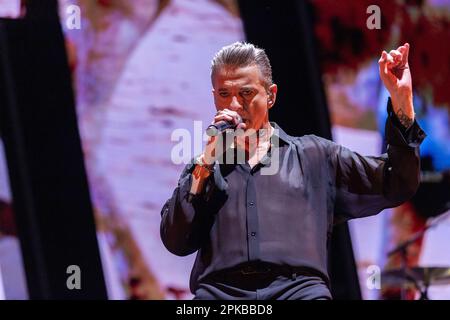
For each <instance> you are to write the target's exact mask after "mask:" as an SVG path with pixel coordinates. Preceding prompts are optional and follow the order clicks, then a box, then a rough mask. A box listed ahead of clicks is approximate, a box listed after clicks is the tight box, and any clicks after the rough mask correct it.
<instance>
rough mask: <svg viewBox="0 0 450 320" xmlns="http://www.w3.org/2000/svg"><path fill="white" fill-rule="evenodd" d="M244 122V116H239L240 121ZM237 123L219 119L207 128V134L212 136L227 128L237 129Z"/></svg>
mask: <svg viewBox="0 0 450 320" xmlns="http://www.w3.org/2000/svg"><path fill="white" fill-rule="evenodd" d="M241 122H242V118H241V117H239V116H238V123H241ZM236 127H237V124H233V123H231V122H228V121H224V120H222V121H218V122H217V123H213V124H211V125H209V126H208V128H206V134H207V135H208V136H210V137H213V136H217V135H218V134H220V133H222V132H224V131H225V130H227V129H233V130H235V129H236Z"/></svg>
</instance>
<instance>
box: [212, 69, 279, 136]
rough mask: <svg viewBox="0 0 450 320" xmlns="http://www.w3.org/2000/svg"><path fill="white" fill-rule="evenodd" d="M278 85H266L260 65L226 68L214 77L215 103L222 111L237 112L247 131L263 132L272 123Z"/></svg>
mask: <svg viewBox="0 0 450 320" xmlns="http://www.w3.org/2000/svg"><path fill="white" fill-rule="evenodd" d="M276 94H277V86H276V85H275V84H273V85H271V86H270V87H269V88H268V90H266V87H265V86H264V81H263V79H262V74H261V72H260V71H259V68H258V66H256V65H251V66H248V67H242V68H234V67H223V68H220V69H219V70H217V72H216V73H215V75H214V77H213V95H214V103H215V105H216V109H217V110H218V111H220V110H223V109H229V110H232V111H236V112H237V113H238V114H239V115H240V116H241V117H242V119H243V121H244V122H245V124H246V129H247V130H248V129H250V128H252V129H254V130H259V129H261V128H265V127H267V126H268V123H269V116H268V115H269V113H268V111H269V109H270V108H271V107H272V106H273V104H274V103H275V99H276Z"/></svg>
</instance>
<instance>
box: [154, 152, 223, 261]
mask: <svg viewBox="0 0 450 320" xmlns="http://www.w3.org/2000/svg"><path fill="white" fill-rule="evenodd" d="M194 168H195V165H194V162H193V161H192V162H191V163H189V164H188V165H186V167H185V168H184V170H183V172H182V174H181V176H180V179H179V181H178V186H177V187H176V188H175V190H174V191H173V194H172V197H171V198H170V199H168V200H167V201H166V203H165V204H164V206H163V208H162V210H161V225H160V235H161V240H162V242H163V243H164V245H165V247H166V248H167V249H168V250H169V251H170V252H172V253H173V254H175V255H178V256H186V255H189V254H191V253H194V252H195V251H197V250H198V249H199V248H200V247H201V243H202V239H203V237H206V236H208V234H209V231H210V229H211V227H212V225H213V223H214V218H215V215H214V213H215V212H217V211H218V207H217V206H218V205H220V203H223V201H224V197H225V194H224V190H225V189H226V187H227V185H226V182H225V180H224V179H223V178H222V176H221V175H220V168H219V165H218V164H217V163H216V164H215V166H214V172H213V174H212V175H210V176H209V177H208V178H207V179H208V180H207V181H206V186H205V190H204V192H203V193H201V194H199V195H195V196H192V195H191V194H190V190H191V183H192V171H193V170H194Z"/></svg>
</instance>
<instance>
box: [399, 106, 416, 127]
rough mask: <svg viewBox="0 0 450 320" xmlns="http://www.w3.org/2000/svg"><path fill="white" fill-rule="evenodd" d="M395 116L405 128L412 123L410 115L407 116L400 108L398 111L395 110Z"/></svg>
mask: <svg viewBox="0 0 450 320" xmlns="http://www.w3.org/2000/svg"><path fill="white" fill-rule="evenodd" d="M397 118H398V120H399V121H400V123H401V124H402V126H404V127H405V128H409V127H410V126H411V125H412V124H413V122H414V121H413V119H411V118H410V117H408V116H407V115H406V114H405V113H404V112H403V110H402V109H400V110H399V111H397Z"/></svg>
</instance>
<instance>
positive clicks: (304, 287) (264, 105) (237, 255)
mask: <svg viewBox="0 0 450 320" xmlns="http://www.w3.org/2000/svg"><path fill="white" fill-rule="evenodd" d="M408 52H409V44H405V45H403V46H401V47H399V48H398V49H397V50H392V51H390V52H389V53H387V52H385V51H383V52H382V54H381V58H380V60H379V71H380V77H381V79H382V81H383V83H384V85H385V87H386V88H387V90H388V91H389V93H390V99H389V101H388V106H387V110H388V119H387V121H386V139H387V143H388V149H387V153H386V154H383V155H381V156H379V157H368V156H361V155H359V154H357V153H355V152H352V151H350V150H348V149H346V148H344V147H342V146H340V145H338V144H336V143H334V142H332V141H329V140H326V139H323V138H320V137H317V136H314V135H308V136H302V137H292V136H289V135H288V134H286V133H285V132H284V131H283V130H282V129H281V128H280V127H279V126H278V125H277V124H276V123H273V122H269V116H268V115H269V109H270V108H272V107H273V105H274V104H275V101H276V97H277V85H276V84H274V83H273V82H272V70H271V66H270V62H269V59H268V57H267V55H266V54H265V52H264V50H262V49H260V48H257V47H255V46H254V45H252V44H249V43H240V42H239V43H234V44H232V45H229V46H226V47H224V48H222V49H221V50H220V51H219V52H218V53H217V54H216V55H215V57H214V58H213V60H212V67H211V80H212V86H213V90H212V93H213V96H214V102H215V106H216V109H217V114H216V116H215V118H214V120H213V124H223V123H228V124H230V126H231V125H232V126H234V127H235V128H236V129H239V130H241V131H244V134H242V135H237V136H236V137H235V139H234V140H235V141H233V143H232V144H231V146H230V145H229V144H226V147H223V148H222V147H220V148H219V146H222V145H223V144H222V143H217V141H218V140H220V139H218V138H219V137H221V135H219V136H214V137H211V139H210V140H209V142H208V143H207V146H206V148H205V151H204V152H203V153H202V154H201V155H199V156H198V157H196V158H195V159H194V160H193V161H192V163H190V164H188V165H187V166H186V167H185V169H184V171H183V173H182V174H181V177H180V180H179V182H178V186H177V187H176V188H175V191H174V192H173V195H172V197H171V198H170V199H169V200H168V201H167V202H166V203H165V205H164V206H163V208H162V211H161V217H162V221H161V238H162V241H163V243H164V245H165V246H166V247H167V249H168V250H169V251H170V252H172V253H174V254H176V255H179V256H185V255H189V254H191V253H193V252H196V251H197V258H196V261H195V264H194V267H193V270H192V273H191V279H190V287H191V291H192V293H193V294H194V295H195V299H290V300H297V299H331V298H332V297H331V294H330V290H329V278H328V272H327V250H328V246H329V240H330V235H331V231H332V228H333V225H334V224H335V223H338V222H341V221H346V220H348V219H352V218H360V217H367V216H370V215H375V214H377V213H379V212H380V211H381V210H383V209H385V208H389V207H395V206H398V205H400V204H401V203H403V202H404V201H406V200H408V199H409V198H410V197H412V195H414V193H415V191H416V189H417V187H418V185H419V145H420V143H421V142H422V140H423V139H424V138H425V133H424V132H423V131H422V130H421V128H420V127H419V125H418V124H417V122H416V121H415V119H414V108H413V102H412V101H413V99H412V83H411V74H410V70H409V66H408ZM224 135H226V134H224ZM252 137H253V138H254V139H251V138H252ZM274 141H276V143H274ZM275 151H276V152H275ZM230 152H231V153H232V155H234V156H231V157H223V155H224V154H229V153H230ZM239 152H241V153H243V154H244V161H241V162H239V161H235V160H236V158H237V157H236V154H239ZM219 158H220V159H221V160H223V159H224V158H225V159H226V160H227V161H219ZM229 160H231V161H229ZM274 161H275V162H276V163H277V166H276V168H277V170H276V171H275V172H272V173H271V174H264V172H263V169H265V168H266V167H267V166H271V165H272V164H273V162H274Z"/></svg>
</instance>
